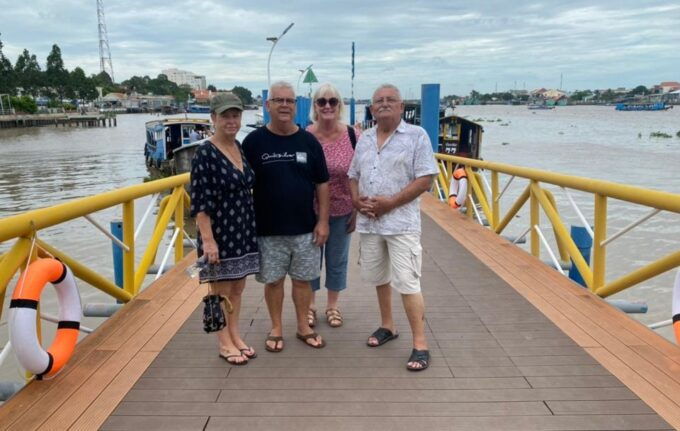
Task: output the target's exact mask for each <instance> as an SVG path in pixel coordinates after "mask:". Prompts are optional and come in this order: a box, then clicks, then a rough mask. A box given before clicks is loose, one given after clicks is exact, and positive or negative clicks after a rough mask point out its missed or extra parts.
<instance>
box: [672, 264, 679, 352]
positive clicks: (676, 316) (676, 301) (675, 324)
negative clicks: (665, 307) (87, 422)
mask: <svg viewBox="0 0 680 431" xmlns="http://www.w3.org/2000/svg"><path fill="white" fill-rule="evenodd" d="M672 310H673V311H672V314H673V331H674V332H675V342H676V343H678V345H680V271H678V273H677V274H676V275H675V285H674V286H673V308H672Z"/></svg>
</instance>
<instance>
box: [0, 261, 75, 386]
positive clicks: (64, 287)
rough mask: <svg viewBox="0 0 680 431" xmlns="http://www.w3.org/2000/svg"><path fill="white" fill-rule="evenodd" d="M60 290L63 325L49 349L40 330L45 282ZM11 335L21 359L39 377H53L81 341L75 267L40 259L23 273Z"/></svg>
mask: <svg viewBox="0 0 680 431" xmlns="http://www.w3.org/2000/svg"><path fill="white" fill-rule="evenodd" d="M47 282H50V283H52V284H53V285H54V287H55V289H56V290H57V300H58V301H59V324H58V327H57V334H56V336H55V338H54V341H53V342H52V345H51V346H50V347H49V349H47V351H45V350H44V349H43V348H42V346H41V345H40V342H39V341H38V337H37V332H36V322H37V320H36V319H37V317H38V316H36V314H37V309H38V303H39V302H40V295H41V293H42V291H43V288H44V287H45V284H47ZM9 308H10V310H9V312H10V313H9V318H8V324H9V335H10V341H11V343H12V347H13V348H14V352H15V354H16V357H17V360H18V361H19V363H20V364H21V366H22V367H24V368H25V369H26V370H28V371H30V372H31V373H33V374H35V375H36V376H37V377H38V379H39V380H40V379H42V378H43V377H48V378H49V377H53V376H54V375H56V374H57V373H58V372H59V371H60V370H61V369H62V368H63V367H64V365H65V364H66V362H67V361H68V360H69V359H70V358H71V355H72V354H73V350H74V349H75V347H76V343H77V342H78V332H79V329H80V318H81V315H82V308H81V305H80V294H79V293H78V289H77V287H76V282H75V279H74V277H73V273H72V272H71V270H70V269H69V268H68V267H67V266H66V265H64V264H63V263H61V262H59V261H58V260H56V259H38V260H36V261H34V262H33V263H31V264H30V265H28V268H26V270H25V271H24V272H23V274H21V277H20V278H19V281H18V282H17V285H16V287H15V288H14V292H13V294H12V301H11V302H10V305H9Z"/></svg>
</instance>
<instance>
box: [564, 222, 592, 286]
mask: <svg viewBox="0 0 680 431" xmlns="http://www.w3.org/2000/svg"><path fill="white" fill-rule="evenodd" d="M571 237H572V238H573V239H574V243H575V244H576V247H578V251H580V252H581V256H583V259H585V261H586V262H587V263H588V264H590V249H591V248H592V247H593V239H592V238H591V237H590V234H589V233H588V231H587V230H586V228H585V227H583V226H572V227H571ZM569 278H571V279H572V280H574V281H575V282H577V283H578V284H580V285H581V286H584V287H585V286H586V282H585V281H584V280H583V277H581V273H580V272H579V271H578V269H577V268H576V265H574V262H573V261H572V262H571V268H570V269H569Z"/></svg>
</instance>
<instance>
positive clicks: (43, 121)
mask: <svg viewBox="0 0 680 431" xmlns="http://www.w3.org/2000/svg"><path fill="white" fill-rule="evenodd" d="M117 125H118V121H117V120H116V116H115V115H110V114H101V113H85V114H76V113H58V114H12V115H0V129H8V128H23V127H44V126H54V127H59V126H62V127H107V126H108V127H115V126H117Z"/></svg>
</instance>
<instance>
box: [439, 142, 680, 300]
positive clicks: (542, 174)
mask: <svg viewBox="0 0 680 431" xmlns="http://www.w3.org/2000/svg"><path fill="white" fill-rule="evenodd" d="M435 157H436V159H437V162H438V165H439V170H440V172H439V175H438V176H437V183H438V186H439V187H441V188H442V189H443V190H444V191H446V193H448V189H449V179H450V178H451V172H452V171H453V168H454V167H455V165H456V164H459V165H464V166H465V170H466V171H467V174H468V175H467V176H468V182H469V187H468V189H469V190H468V202H467V207H468V208H471V207H472V206H473V205H472V202H470V198H472V199H474V203H475V204H479V206H480V207H481V209H482V212H483V213H484V216H485V218H486V219H487V221H488V223H489V226H490V228H491V229H493V230H494V231H495V232H496V233H497V234H500V233H501V232H503V230H504V229H505V228H506V227H507V226H508V224H509V223H510V221H511V220H512V219H513V218H514V217H515V215H516V214H517V213H518V211H519V210H520V209H521V208H522V207H523V206H524V205H525V204H526V203H527V201H528V202H529V218H530V226H529V227H530V228H533V226H537V225H538V224H539V221H540V211H539V210H540V209H542V210H543V213H544V214H545V215H546V216H547V218H548V220H549V221H550V223H551V224H552V227H553V231H554V233H555V239H556V242H557V245H558V249H559V251H560V256H561V258H562V260H567V259H571V260H572V261H573V263H574V265H575V266H576V268H577V269H578V271H579V272H580V274H581V276H582V278H583V280H584V281H585V283H586V285H587V287H588V288H589V289H590V290H591V291H592V292H594V293H595V294H597V295H599V296H601V297H607V296H609V295H612V294H614V293H617V292H620V291H622V290H624V289H627V288H628V287H631V286H634V285H636V284H639V283H641V282H643V281H646V280H649V279H650V278H653V277H656V276H657V275H660V274H662V273H664V272H666V271H669V270H671V269H673V268H675V267H677V266H680V250H677V251H674V252H671V253H669V254H667V255H665V256H663V257H661V258H659V259H657V260H656V261H654V262H651V263H649V264H648V265H645V266H643V267H641V268H638V269H636V270H633V271H631V272H629V273H628V274H626V275H623V276H621V277H619V278H617V279H615V280H612V281H609V282H608V281H607V280H606V277H605V272H606V257H607V242H606V241H605V240H606V238H607V203H608V199H610V198H613V199H618V200H622V201H626V202H630V203H634V204H639V205H643V206H647V207H650V208H655V209H657V210H664V211H669V212H674V213H678V214H680V194H675V193H668V192H663V191H658V190H651V189H645V188H641V187H635V186H630V185H625V184H617V183H613V182H609V181H602V180H594V179H589V178H582V177H576V176H571V175H564V174H558V173H554V172H549V171H544V170H539V169H532V168H524V167H519V166H513V165H508V164H503V163H494V162H489V161H483V160H473V159H468V158H463V157H456V156H450V155H445V154H436V155H435ZM473 168H475V169H477V170H484V171H487V172H490V173H491V185H490V188H491V196H490V197H489V196H488V195H487V193H486V192H485V190H484V188H483V187H482V183H481V180H480V179H481V174H480V172H479V171H478V172H475V171H474V170H473ZM499 174H506V175H510V176H512V177H517V178H524V179H526V180H528V181H529V184H528V185H527V186H526V188H525V189H524V191H523V192H522V193H521V194H520V195H519V197H518V198H517V199H516V200H515V202H514V203H513V204H512V205H511V207H510V209H509V210H508V211H507V213H506V214H505V215H503V216H502V214H501V208H500V198H499V196H500V191H499ZM542 183H545V184H552V185H556V186H560V187H564V188H566V189H574V190H580V191H583V192H587V193H592V194H593V196H594V223H593V227H594V228H593V248H592V262H591V263H590V264H589V263H588V262H586V260H585V259H584V258H583V256H582V255H581V253H580V252H579V250H578V248H577V246H576V244H575V243H574V241H573V239H572V238H571V236H570V235H569V232H568V231H567V228H566V226H565V224H564V223H563V221H562V219H561V217H560V215H559V213H558V211H557V205H556V203H555V199H554V198H553V196H552V194H551V193H550V191H549V190H546V189H544V188H543V187H541V184H542ZM467 213H468V215H469V217H472V215H473V211H472V210H469V211H467ZM530 232H531V237H530V244H529V248H530V251H531V253H532V254H533V255H534V256H536V257H540V252H541V249H540V238H539V236H538V232H536V231H535V229H530Z"/></svg>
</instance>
